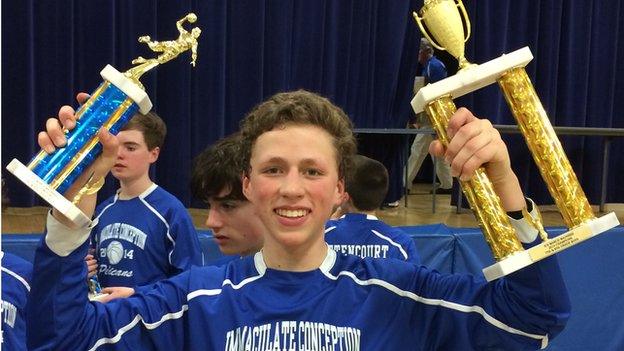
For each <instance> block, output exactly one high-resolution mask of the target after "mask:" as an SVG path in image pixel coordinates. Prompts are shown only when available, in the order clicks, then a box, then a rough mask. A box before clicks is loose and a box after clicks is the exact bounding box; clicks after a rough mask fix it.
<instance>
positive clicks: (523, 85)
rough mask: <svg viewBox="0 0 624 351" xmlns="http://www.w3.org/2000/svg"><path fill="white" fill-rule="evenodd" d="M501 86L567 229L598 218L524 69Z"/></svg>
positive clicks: (510, 74) (509, 75) (513, 72)
mask: <svg viewBox="0 0 624 351" xmlns="http://www.w3.org/2000/svg"><path fill="white" fill-rule="evenodd" d="M498 84H499V85H500V87H501V89H502V90H503V93H504V94H505V99H506V100H507V103H508V105H509V107H510V109H511V112H512V113H513V115H514V117H515V118H516V121H517V122H518V126H519V127H520V131H521V132H522V135H523V136H524V138H525V140H526V143H527V145H528V147H529V150H530V151H531V154H532V155H533V159H534V160H535V163H536V164H537V166H538V168H539V170H540V173H541V174H542V178H544V181H545V182H546V185H547V186H548V191H549V192H550V194H551V195H552V197H553V198H554V199H555V204H556V205H557V207H558V208H559V211H560V212H561V215H562V216H563V220H564V221H565V223H566V225H567V227H568V228H574V227H576V226H578V225H580V224H583V223H585V222H587V221H589V220H592V219H594V218H596V217H595V216H594V213H593V212H592V209H591V206H590V205H589V202H588V201H587V197H586V196H585V193H584V192H583V189H582V188H581V185H580V184H579V181H578V179H577V178H576V174H575V173H574V170H573V169H572V166H570V161H568V158H567V157H566V155H565V153H564V151H563V148H562V147H561V143H560V142H559V139H558V138H557V135H556V134H555V131H554V129H553V128H552V125H551V124H550V121H549V120H548V117H547V115H546V111H545V110H544V107H543V106H542V103H541V102H540V100H539V97H538V96H537V94H536V92H535V89H534V88H533V85H532V84H531V80H530V79H529V77H528V75H527V74H526V71H525V69H524V68H523V67H518V68H514V69H511V70H509V71H508V72H507V73H505V74H504V75H503V76H502V77H501V78H500V79H499V80H498Z"/></svg>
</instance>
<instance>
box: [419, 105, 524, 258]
mask: <svg viewBox="0 0 624 351" xmlns="http://www.w3.org/2000/svg"><path fill="white" fill-rule="evenodd" d="M456 110H457V108H456V107H455V104H454V103H453V100H452V99H451V97H450V96H448V95H447V96H443V97H441V98H438V99H437V100H434V101H432V102H430V103H429V104H427V106H425V112H426V113H427V115H428V116H429V120H430V121H431V124H432V125H433V128H434V129H435V131H436V133H437V134H438V138H439V139H440V141H441V142H442V144H443V145H444V146H447V145H448V142H449V138H448V135H447V134H446V129H447V127H448V123H449V120H450V118H451V116H452V115H453V113H455V111H456ZM460 184H461V187H462V190H463V192H464V194H465V196H466V198H467V199H468V202H469V203H470V207H471V208H472V210H473V211H474V213H475V216H476V217H477V221H478V222H479V226H480V227H481V230H482V231H483V235H484V236H485V240H486V241H487V243H488V245H489V246H490V249H491V250H492V253H493V254H494V258H495V259H496V260H497V261H500V260H502V259H503V258H505V257H507V256H509V255H511V254H512V253H514V252H518V251H522V250H523V247H522V244H520V241H519V240H518V238H517V237H516V233H515V230H514V228H513V227H512V226H511V223H510V222H509V218H508V217H507V214H506V212H505V210H504V209H503V206H502V205H501V203H500V199H499V198H498V195H496V192H495V191H494V187H493V185H492V182H490V180H489V178H488V177H487V175H486V174H485V170H484V169H483V168H479V169H478V170H477V171H476V172H475V175H474V176H473V177H472V179H471V180H469V181H460Z"/></svg>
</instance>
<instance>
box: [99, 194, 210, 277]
mask: <svg viewBox="0 0 624 351" xmlns="http://www.w3.org/2000/svg"><path fill="white" fill-rule="evenodd" d="M96 213H97V216H96V218H97V219H96V220H97V224H96V226H95V227H94V228H93V231H92V233H91V235H92V238H91V240H92V242H93V244H94V246H95V256H96V258H97V260H98V279H99V281H100V284H101V285H102V287H107V286H128V287H134V286H136V285H144V284H149V283H154V282H156V281H159V280H161V279H165V278H168V277H171V276H174V275H176V274H178V273H180V272H182V271H183V270H186V269H188V268H190V267H191V266H192V265H202V256H201V249H200V246H199V239H198V237H197V232H196V231H195V227H194V226H193V222H192V220H191V217H190V215H189V214H188V212H187V211H186V208H184V206H183V205H182V203H181V202H180V201H179V200H178V199H177V198H176V197H175V196H173V195H171V194H170V193H168V192H167V191H166V190H164V189H163V188H161V187H159V186H157V185H156V184H152V186H150V187H149V188H148V189H147V190H146V191H144V192H143V193H142V194H141V195H139V196H137V197H134V198H132V199H129V200H121V199H119V195H118V194H117V195H115V196H113V197H111V198H109V199H107V200H106V201H104V202H103V203H102V204H100V205H99V206H98V208H97V209H96Z"/></svg>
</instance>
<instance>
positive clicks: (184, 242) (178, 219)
mask: <svg viewBox="0 0 624 351" xmlns="http://www.w3.org/2000/svg"><path fill="white" fill-rule="evenodd" d="M170 225H171V228H170V234H171V236H172V237H173V240H174V242H175V244H174V245H173V247H172V248H171V251H170V252H169V255H170V259H171V265H172V269H173V272H171V273H172V274H170V276H172V275H175V274H178V273H180V272H182V271H185V270H187V269H189V268H191V266H202V265H203V262H202V254H201V247H200V245H199V238H198V236H197V231H196V230H195V226H193V221H192V220H191V216H190V215H189V214H188V212H187V211H186V209H185V208H178V209H176V210H175V211H174V213H173V216H172V218H171V219H170Z"/></svg>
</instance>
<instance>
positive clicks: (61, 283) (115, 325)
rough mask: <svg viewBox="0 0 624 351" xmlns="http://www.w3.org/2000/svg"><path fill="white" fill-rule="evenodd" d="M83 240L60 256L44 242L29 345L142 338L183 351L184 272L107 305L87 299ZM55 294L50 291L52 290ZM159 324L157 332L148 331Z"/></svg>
mask: <svg viewBox="0 0 624 351" xmlns="http://www.w3.org/2000/svg"><path fill="white" fill-rule="evenodd" d="M87 246H88V244H87V243H84V244H83V245H82V246H80V247H79V248H78V249H76V250H74V251H73V252H72V253H71V254H69V255H68V256H67V257H60V256H58V255H56V254H55V253H54V252H52V251H51V250H50V249H49V248H48V247H47V245H46V243H45V241H43V242H42V244H41V245H40V247H39V248H38V249H37V252H36V257H35V270H34V274H33V283H32V289H31V299H30V301H31V303H29V304H28V313H29V315H30V316H36V318H29V319H28V338H27V339H28V347H29V349H32V350H90V349H97V348H98V347H99V346H102V345H107V344H112V345H111V346H112V347H113V348H115V347H117V346H119V347H121V345H122V344H120V345H116V344H115V343H116V342H117V341H119V340H120V339H121V337H122V336H124V342H125V343H128V344H134V345H142V344H145V343H146V342H147V343H149V344H151V345H155V346H157V349H159V350H168V351H170V350H181V349H184V348H185V345H184V342H185V340H184V335H185V333H184V331H183V330H184V320H183V315H184V312H185V311H186V308H187V307H186V306H187V305H186V296H187V289H188V276H189V274H188V272H185V273H184V274H181V275H178V276H176V277H174V278H172V279H170V280H166V281H162V282H160V283H157V284H154V285H153V286H152V288H151V289H149V290H148V291H143V293H141V294H135V295H133V296H132V297H130V298H127V299H118V300H114V301H111V302H109V303H107V304H102V303H99V302H89V301H88V299H87V285H86V283H85V280H84V275H85V266H84V264H82V262H83V260H84V256H85V254H86V251H87ZM51 292H54V293H51ZM157 327H158V330H157V332H147V331H149V330H153V329H155V328H157Z"/></svg>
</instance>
